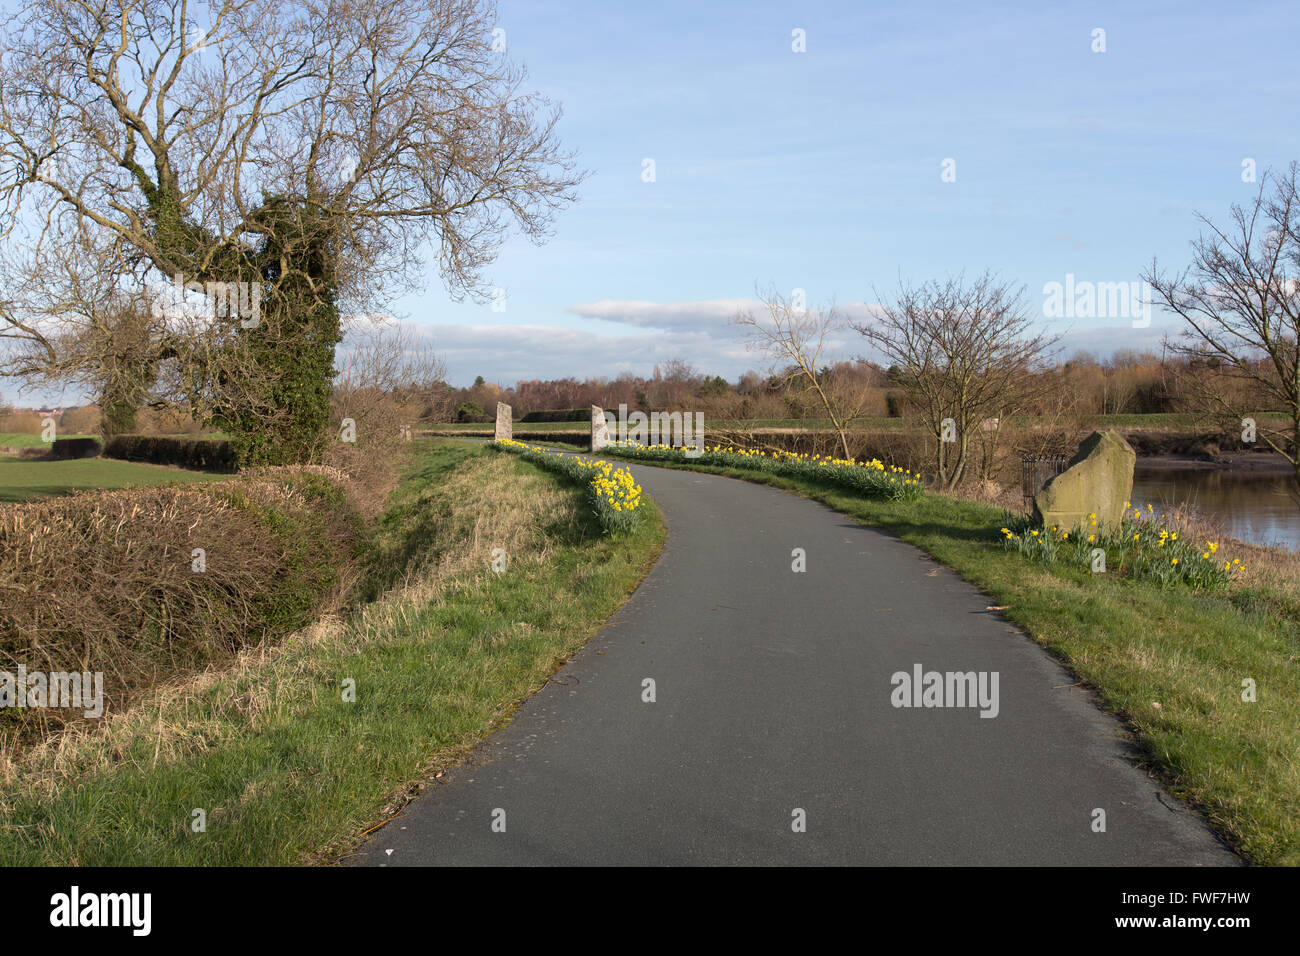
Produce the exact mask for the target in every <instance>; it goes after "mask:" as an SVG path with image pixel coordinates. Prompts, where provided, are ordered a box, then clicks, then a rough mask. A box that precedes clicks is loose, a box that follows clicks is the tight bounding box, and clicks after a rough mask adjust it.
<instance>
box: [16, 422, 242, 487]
mask: <svg viewBox="0 0 1300 956" xmlns="http://www.w3.org/2000/svg"><path fill="white" fill-rule="evenodd" d="M4 437H7V436H0V438H4ZM22 437H29V436H22ZM229 477H230V476H229V475H217V474H208V473H206V472H201V471H187V470H185V469H183V468H169V467H166V466H163V465H147V464H138V463H136V462H130V461H118V460H116V459H113V458H76V459H70V460H67V461H42V460H41V459H39V458H15V457H12V456H9V455H0V502H7V501H27V500H30V499H32V498H40V497H44V496H47V495H65V494H68V493H69V492H73V491H83V490H86V489H90V488H128V487H133V486H136V485H157V484H163V483H165V482H173V481H174V482H184V483H188V482H192V481H217V480H220V479H222V478H227V479H228V478H229Z"/></svg>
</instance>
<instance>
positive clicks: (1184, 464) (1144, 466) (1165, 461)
mask: <svg viewBox="0 0 1300 956" xmlns="http://www.w3.org/2000/svg"><path fill="white" fill-rule="evenodd" d="M1135 468H1136V469H1137V470H1138V471H1186V470H1200V471H1237V472H1250V473H1251V474H1256V475H1291V474H1294V470H1293V469H1292V467H1291V463H1290V462H1289V461H1287V460H1286V459H1285V458H1284V457H1283V456H1281V455H1279V454H1277V453H1276V452H1236V453H1233V454H1228V455H1217V456H1214V457H1206V456H1204V455H1139V456H1138V460H1137V465H1136V466H1135Z"/></svg>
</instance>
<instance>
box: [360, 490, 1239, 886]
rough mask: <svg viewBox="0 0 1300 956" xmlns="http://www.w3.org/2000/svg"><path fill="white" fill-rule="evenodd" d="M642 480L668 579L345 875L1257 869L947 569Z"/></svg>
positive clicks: (767, 497) (773, 513)
mask: <svg viewBox="0 0 1300 956" xmlns="http://www.w3.org/2000/svg"><path fill="white" fill-rule="evenodd" d="M631 467H632V470H633V473H634V475H635V477H636V479H637V481H638V482H639V483H640V484H641V485H642V487H643V488H644V489H645V491H646V492H647V493H648V494H650V495H651V496H652V497H653V498H654V500H655V501H656V502H657V503H658V505H659V507H660V509H661V510H662V511H663V514H664V517H665V519H666V521H667V523H668V531H669V534H668V542H667V545H666V546H665V548H664V551H663V554H662V555H661V557H660V559H659V561H658V563H657V564H656V565H655V567H654V569H653V570H652V571H651V573H650V575H649V576H648V577H647V578H646V580H645V581H644V582H643V583H642V585H641V587H640V588H639V589H638V590H637V591H636V593H635V594H634V595H633V596H632V597H631V599H630V600H629V601H628V602H627V603H626V604H625V605H624V606H623V608H622V609H621V610H620V611H619V612H618V613H617V614H615V615H614V617H613V618H612V619H611V620H610V621H609V623H608V624H607V625H606V626H605V627H604V628H602V629H601V631H600V632H599V633H598V634H597V635H596V636H595V637H594V638H593V639H592V640H591V641H590V643H588V644H587V646H586V647H585V648H584V649H583V650H582V651H581V652H580V653H579V654H578V656H577V658H576V659H574V660H573V661H571V662H570V663H568V664H567V665H565V666H564V667H562V668H561V669H560V670H559V671H558V672H557V673H556V674H555V675H554V677H553V678H552V680H551V681H550V682H549V683H548V684H547V685H546V686H545V687H544V688H543V689H542V690H541V691H540V692H539V693H537V694H536V695H535V696H533V697H532V698H531V699H529V700H528V701H527V702H525V703H524V704H523V706H521V707H520V708H519V710H518V711H517V712H516V714H515V716H514V719H513V720H512V721H511V723H510V724H509V725H508V726H506V727H505V728H503V729H502V730H500V731H499V732H498V733H496V734H494V735H493V736H492V737H491V738H489V739H488V741H487V742H486V743H485V744H483V745H482V746H481V747H480V748H479V749H478V750H477V751H476V753H475V755H474V757H473V758H472V759H471V760H470V761H469V762H468V763H467V764H465V765H463V766H461V767H459V768H457V769H455V770H452V771H451V772H449V773H448V774H447V775H446V776H445V777H444V778H443V782H442V784H441V785H438V786H434V787H432V788H431V789H429V790H426V792H425V794H424V795H423V796H421V797H420V798H419V799H418V800H416V801H414V802H413V803H412V804H411V805H410V806H408V807H407V809H406V810H405V812H403V813H402V814H401V815H400V816H398V817H396V818H395V819H394V820H393V821H392V822H391V823H389V824H388V825H387V826H385V827H384V828H383V829H381V830H378V831H376V832H375V833H374V834H373V835H372V837H371V838H370V839H369V841H368V842H367V843H366V844H365V845H364V846H363V847H362V848H361V849H360V850H359V852H358V853H357V854H356V855H354V857H352V858H351V859H350V861H349V862H350V863H352V864H354V865H380V866H383V865H387V866H413V865H448V866H450V865H525V866H527V865H565V864H594V865H620V864H649V865H715V864H737V865H746V864H750V865H755V864H756V865H781V864H784V865H792V864H793V865H800V864H803V865H808V864H813V865H816V864H849V865H852V864H875V865H893V864H900V865H904V864H913V865H986V864H1009V865H1111V864H1115V865H1233V864H1236V863H1238V862H1239V860H1238V858H1237V857H1236V856H1235V855H1234V854H1232V853H1231V852H1230V851H1228V850H1227V849H1225V848H1224V847H1223V846H1222V845H1221V844H1220V842H1219V841H1218V840H1216V839H1215V837H1214V836H1213V835H1212V834H1211V832H1210V831H1209V830H1208V828H1207V827H1206V825H1205V823H1204V822H1203V820H1202V819H1201V817H1200V816H1199V815H1198V814H1196V813H1194V812H1191V811H1189V810H1188V809H1187V807H1185V806H1184V805H1182V804H1180V803H1179V802H1178V801H1177V800H1175V799H1174V798H1173V797H1172V796H1170V795H1169V794H1168V793H1167V792H1166V791H1165V790H1164V789H1163V788H1162V787H1161V786H1160V785H1159V784H1158V783H1157V782H1156V781H1154V780H1152V779H1151V778H1150V777H1149V775H1148V774H1147V772H1146V771H1144V770H1142V769H1140V768H1139V767H1137V766H1136V765H1135V764H1134V762H1133V759H1132V756H1131V753H1130V750H1129V748H1128V746H1127V745H1126V744H1125V742H1124V740H1123V738H1122V735H1121V726H1120V724H1119V722H1118V721H1117V720H1115V719H1114V718H1112V717H1110V716H1108V715H1106V714H1104V713H1103V712H1102V711H1100V710H1099V709H1098V708H1097V707H1096V706H1095V704H1094V703H1093V701H1092V699H1091V698H1090V696H1089V695H1088V694H1087V693H1086V692H1085V691H1084V690H1082V689H1080V688H1078V687H1075V686H1071V685H1072V684H1073V683H1074V681H1073V680H1072V679H1071V678H1070V677H1069V676H1067V674H1066V672H1065V671H1064V670H1063V669H1062V668H1061V667H1060V666H1059V665H1058V664H1057V663H1055V662H1054V661H1053V659H1052V658H1051V657H1050V656H1049V655H1048V654H1047V653H1046V652H1045V651H1044V650H1042V649H1041V648H1039V647H1038V646H1037V645H1035V644H1034V643H1033V642H1032V641H1031V640H1030V639H1029V638H1028V637H1026V636H1025V635H1024V634H1023V633H1021V632H1020V631H1018V630H1017V629H1016V628H1014V627H1013V626H1012V625H1010V624H1009V623H1007V621H1005V620H1004V619H1003V618H1002V617H1001V616H1000V615H999V614H998V613H997V612H995V611H989V610H987V608H988V605H989V604H990V601H989V599H988V597H987V596H986V595H983V594H981V593H980V592H979V591H978V590H976V589H975V588H974V587H972V586H971V585H969V584H966V583H965V582H963V581H962V580H961V579H960V578H958V577H957V576H956V575H955V574H954V573H952V572H951V571H949V570H947V569H946V568H944V567H942V566H940V565H938V564H936V563H934V562H933V561H931V560H930V559H929V558H927V557H926V556H925V555H923V554H922V553H921V552H920V551H918V550H916V549H915V548H913V547H911V546H910V545H907V544H903V543H901V542H899V541H898V540H896V539H894V538H892V537H890V536H889V535H886V534H883V533H881V532H877V531H873V530H871V529H869V528H864V527H862V526H860V525H857V524H855V523H854V522H852V521H851V520H849V519H848V518H845V517H844V516H842V515H839V514H837V513H836V512H834V511H831V510H830V509H829V508H826V507H825V506H823V505H821V504H818V503H816V502H812V501H809V500H806V499H803V498H799V497H796V496H794V495H791V494H788V493H785V492H782V491H779V490H776V489H773V488H767V487H764V486H761V485H755V484H750V483H747V482H743V481H737V480H734V479H729V478H722V477H716V476H711V475H703V474H697V473H693V472H686V471H672V470H667V469H661V468H653V467H648V466H642V465H633V466H631ZM795 548H802V549H804V551H805V553H806V567H807V570H806V571H804V572H802V573H798V572H795V571H793V570H792V564H793V562H794V560H795V559H794V558H793V557H792V551H793V549H795ZM917 665H920V667H921V668H922V670H923V671H938V672H941V673H946V672H957V673H964V672H970V671H974V672H976V673H977V674H979V673H981V672H983V674H984V675H986V679H987V681H988V682H986V684H985V688H986V690H988V692H989V694H988V695H987V696H986V700H987V701H988V703H989V706H985V707H983V708H980V707H978V706H946V707H925V706H920V707H917V706H910V707H895V706H894V705H893V703H892V702H891V697H894V696H895V684H894V682H893V680H892V675H894V674H896V673H899V672H902V673H905V674H908V675H912V674H913V673H914V669H915V667H916V666H917ZM993 672H996V674H997V700H996V716H989V717H981V716H980V715H981V710H983V711H984V712H989V713H992V712H993V710H994V708H993V706H991V705H992V700H991V695H992V687H993V685H992V683H991V675H992V673H993ZM647 679H651V680H653V681H654V696H655V699H654V702H653V703H650V702H646V701H645V700H643V696H644V695H645V691H644V687H645V685H644V684H643V682H644V681H645V680H647ZM952 689H953V691H955V690H956V689H957V685H956V684H955V683H954V684H953V687H952ZM898 693H902V692H901V691H899V692H898ZM909 699H912V698H909ZM946 702H947V703H950V704H952V703H960V701H959V700H957V698H956V696H955V695H953V696H950V697H948V698H946ZM968 703H970V702H969V701H968ZM1097 810H1103V811H1104V812H1105V831H1104V832H1095V830H1094V827H1095V821H1096V820H1098V819H1099V818H1098V817H1097V815H1096V811H1097ZM800 811H802V814H800ZM801 818H802V821H803V823H804V827H803V829H802V830H801V831H800V830H799V823H800V819H801ZM502 822H504V832H500V828H501V824H502ZM494 824H495V826H494Z"/></svg>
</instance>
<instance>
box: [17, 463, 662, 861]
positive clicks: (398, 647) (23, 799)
mask: <svg viewBox="0 0 1300 956" xmlns="http://www.w3.org/2000/svg"><path fill="white" fill-rule="evenodd" d="M475 491H477V492H480V493H481V494H480V496H479V497H475V494H474V493H475ZM582 495H583V492H582V490H581V489H580V488H577V487H574V486H571V485H568V484H565V483H562V482H561V481H560V479H558V478H557V477H555V476H552V475H548V474H545V473H543V472H541V471H539V470H538V469H536V468H534V467H533V466H531V465H529V464H527V463H526V462H523V461H520V460H518V459H517V458H514V457H511V456H505V455H498V454H489V453H488V452H487V451H486V449H485V448H483V447H473V446H468V445H463V444H459V443H450V442H444V443H427V442H421V443H418V444H417V446H416V457H415V463H414V466H413V468H412V470H411V471H410V473H409V474H408V476H407V477H406V479H405V480H404V482H403V484H402V486H401V487H400V488H399V489H398V491H397V492H396V493H395V495H394V496H393V498H392V499H391V502H390V507H389V509H388V512H387V513H386V515H385V516H384V519H383V521H382V522H381V524H380V527H379V529H378V532H377V537H376V542H375V545H374V548H373V550H372V553H371V554H370V556H369V559H368V561H367V565H366V567H367V571H366V573H367V576H368V578H369V581H370V583H371V585H372V586H374V587H376V588H378V589H380V590H382V589H383V587H385V586H387V585H389V584H393V583H395V582H396V581H397V579H398V578H399V577H401V576H402V574H401V573H400V572H401V570H402V569H408V570H410V571H411V572H412V575H413V576H414V578H415V581H414V583H413V584H412V583H411V582H409V581H408V586H407V588H406V589H404V590H400V591H389V592H388V593H386V594H384V596H382V597H380V598H379V599H378V600H377V601H375V602H374V603H373V604H370V605H368V606H367V607H366V608H365V609H364V610H362V611H360V612H359V613H357V614H356V615H355V616H354V617H352V618H350V619H349V620H347V621H344V622H342V623H335V624H333V625H331V626H323V627H322V628H318V629H317V631H316V632H314V633H310V634H306V635H300V636H299V637H298V638H297V639H295V640H293V641H291V642H290V643H289V644H287V645H285V646H284V647H283V648H282V649H281V650H280V651H279V652H277V653H272V654H268V655H265V657H262V656H258V655H254V656H253V659H251V660H247V661H245V662H244V666H242V667H238V668H235V669H233V670H232V671H230V672H229V673H225V674H222V675H219V676H218V677H216V678H214V679H212V680H209V681H206V682H204V681H199V682H197V683H196V684H195V685H193V686H186V687H182V688H179V689H178V690H177V691H176V692H175V694H174V695H173V696H172V697H160V698H159V703H158V704H157V705H156V706H153V707H152V709H151V708H150V707H143V708H141V709H140V711H139V713H134V712H133V713H132V714H131V715H128V716H127V717H126V719H125V721H124V722H123V725H122V726H121V727H120V728H118V730H117V731H116V733H117V735H118V736H117V737H116V738H115V740H116V746H117V747H119V748H120V754H117V755H115V754H114V753H113V750H112V747H109V746H107V744H106V743H98V744H97V743H96V742H95V741H86V742H82V744H81V745H80V749H78V748H77V747H73V748H71V749H70V750H69V751H67V752H65V754H64V756H63V758H62V759H63V760H64V761H66V766H68V767H70V768H71V769H70V770H69V771H68V772H69V773H70V776H69V777H67V778H63V779H57V783H56V785H55V786H54V787H53V789H52V790H47V789H43V788H42V786H41V781H42V779H47V778H49V775H48V774H46V777H45V778H42V776H41V774H40V773H34V772H31V769H30V768H28V772H19V773H16V774H14V775H13V777H12V778H11V780H9V781H3V782H0V783H3V785H0V861H3V862H4V863H7V864H16V865H42V864H74V863H75V864H81V865H124V864H128V865H129V864H135V865H139V864H152V865H204V866H212V865H249V864H256V865H284V864H301V863H310V862H320V861H322V860H328V859H332V858H334V857H336V856H337V855H338V854H339V853H340V852H341V851H343V850H345V849H346V848H347V847H348V846H350V845H352V844H353V843H354V842H355V841H356V838H357V836H358V835H359V834H360V833H361V832H362V831H363V830H366V829H368V828H371V827H373V826H375V825H377V824H378V823H379V822H381V821H383V820H385V819H386V818H387V817H386V813H385V808H386V807H390V806H400V805H401V804H402V803H403V801H404V799H405V797H404V795H407V794H411V793H414V792H415V788H414V786H413V784H414V782H416V781H421V780H424V781H427V780H428V779H429V776H430V774H431V772H432V771H433V769H434V768H437V767H442V766H447V765H449V764H451V763H454V762H456V760H458V759H459V758H460V757H461V756H462V755H463V754H464V753H465V751H466V750H467V749H468V748H470V747H471V746H472V745H473V744H474V743H475V742H477V741H479V740H481V739H482V737H483V736H484V735H486V734H488V733H490V732H491V731H492V730H493V729H495V728H497V727H499V726H500V725H501V724H502V723H503V722H505V721H506V720H507V719H508V718H509V715H510V714H511V713H512V712H513V710H514V708H515V707H516V706H517V705H518V703H519V702H521V701H522V700H523V699H525V698H526V697H527V696H528V695H530V694H531V693H533V692H534V691H536V690H537V689H538V688H539V687H540V686H541V685H542V684H543V683H544V681H545V679H546V677H547V676H548V675H549V674H551V673H552V672H553V671H554V670H555V669H556V667H557V666H559V664H560V663H561V662H562V661H563V660H565V659H566V658H567V657H568V656H569V655H571V654H572V653H573V652H574V651H576V650H577V649H578V648H579V647H581V645H582V644H583V643H585V641H586V640H587V639H588V638H589V637H590V636H591V635H592V634H593V633H594V632H595V631H596V629H597V628H598V627H599V626H600V625H601V624H602V623H603V622H604V621H605V620H606V619H607V618H608V616H609V615H610V614H611V613H612V612H613V611H614V610H615V609H616V608H617V607H618V606H619V605H620V604H621V603H622V602H623V601H624V600H625V598H626V597H627V595H628V594H630V593H631V591H632V590H633V589H634V588H635V587H636V585H637V584H638V583H639V581H640V579H641V578H642V576H643V575H644V573H645V572H646V570H647V569H648V567H649V564H650V562H651V561H652V559H653V556H654V555H655V554H656V553H657V551H658V549H659V547H660V545H661V543H662V541H663V526H662V522H661V520H660V519H659V516H658V513H657V511H653V509H652V515H653V517H652V520H648V521H645V522H643V523H642V526H641V527H640V528H639V529H638V530H637V531H636V532H634V533H633V534H631V535H629V536H624V537H618V538H611V537H609V536H602V535H601V534H600V533H599V530H598V528H596V527H595V526H594V522H593V521H592V520H591V519H590V518H589V517H588V516H587V515H586V512H585V508H584V507H583V503H582ZM484 501H491V502H494V508H495V511H492V512H490V513H489V512H488V511H486V510H485V509H484V507H483V502H484ZM566 516H567V517H566ZM485 521H488V522H492V521H496V522H497V524H496V525H491V524H488V525H484V522H485ZM480 530H482V531H483V537H484V538H486V539H488V540H484V541H482V542H481V544H482V547H483V548H486V547H487V546H488V544H489V541H490V540H492V539H494V536H495V535H513V538H510V540H517V541H518V544H517V545H515V546H514V547H515V549H516V550H515V551H514V552H512V555H511V560H510V563H509V567H508V569H507V570H506V572H505V573H503V574H500V575H496V574H494V573H492V572H491V571H490V570H488V569H487V567H486V566H485V562H484V561H482V560H480V559H481V558H482V557H483V556H482V555H478V554H477V553H475V554H469V553H468V552H469V551H470V548H471V545H474V544H475V539H476V538H477V537H478V532H479V531H480ZM502 540H506V539H502ZM475 546H477V545H475ZM458 562H460V563H458ZM422 582H423V583H422ZM349 679H350V680H352V681H355V687H356V700H355V702H346V701H344V700H343V695H342V693H341V688H342V687H343V684H344V681H345V680H349ZM159 721H161V723H162V726H163V727H165V731H164V732H162V733H161V734H158V733H156V732H155V727H156V723H157V722H159ZM97 748H98V749H97ZM160 754H161V755H160ZM196 808H201V809H203V810H204V811H205V812H206V815H207V829H206V832H199V833H196V832H193V830H192V829H191V827H190V823H191V820H192V818H193V817H192V811H193V810H194V809H196Z"/></svg>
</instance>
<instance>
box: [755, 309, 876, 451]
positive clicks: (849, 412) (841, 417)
mask: <svg viewBox="0 0 1300 956" xmlns="http://www.w3.org/2000/svg"><path fill="white" fill-rule="evenodd" d="M756 292H757V294H758V298H759V300H760V301H761V302H762V303H763V309H762V310H757V311H756V310H747V311H742V312H738V313H737V314H736V315H735V316H734V317H733V319H732V322H733V323H734V324H736V325H738V326H742V327H744V328H745V329H747V330H748V331H747V343H746V345H747V347H748V348H749V349H751V350H753V351H757V352H760V353H761V354H763V355H766V356H767V357H768V358H769V359H770V360H771V361H772V362H773V363H774V364H775V366H776V368H775V370H774V371H773V375H774V376H776V377H777V378H778V379H779V380H780V382H781V384H782V386H783V387H784V388H787V389H791V390H795V391H798V392H801V393H804V394H806V395H808V397H809V398H811V399H812V400H813V402H814V404H815V405H816V406H817V407H819V408H820V409H821V410H822V411H824V412H825V413H826V417H827V418H829V419H830V421H831V427H832V428H834V429H835V434H836V436H837V438H838V440H839V452H840V454H841V455H842V456H843V457H844V458H851V457H852V455H851V454H850V453H849V439H848V430H849V427H850V426H851V425H852V424H853V422H854V421H855V420H856V419H858V418H860V417H861V415H862V411H863V407H864V404H865V400H866V396H865V393H864V391H863V389H862V388H860V387H859V385H858V383H856V382H852V383H848V377H847V376H842V377H840V379H839V381H838V382H837V381H836V377H835V376H833V375H827V374H826V373H825V371H824V369H825V367H826V366H827V364H829V363H828V353H829V351H830V349H831V347H832V345H833V339H834V338H835V336H836V335H837V333H839V332H841V331H843V330H845V329H846V328H847V324H846V322H845V319H844V316H843V315H842V314H841V313H840V312H839V310H838V309H836V308H835V306H834V305H833V304H831V305H828V306H824V307H822V308H819V309H809V308H806V307H805V306H804V305H803V304H801V303H797V302H795V301H793V300H792V299H791V298H790V297H787V296H786V295H784V294H783V293H781V292H780V291H779V290H777V289H776V288H775V287H774V286H773V287H769V288H768V289H766V290H763V289H757V290H756ZM846 383H848V384H849V387H841V386H842V385H845V384H846Z"/></svg>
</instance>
